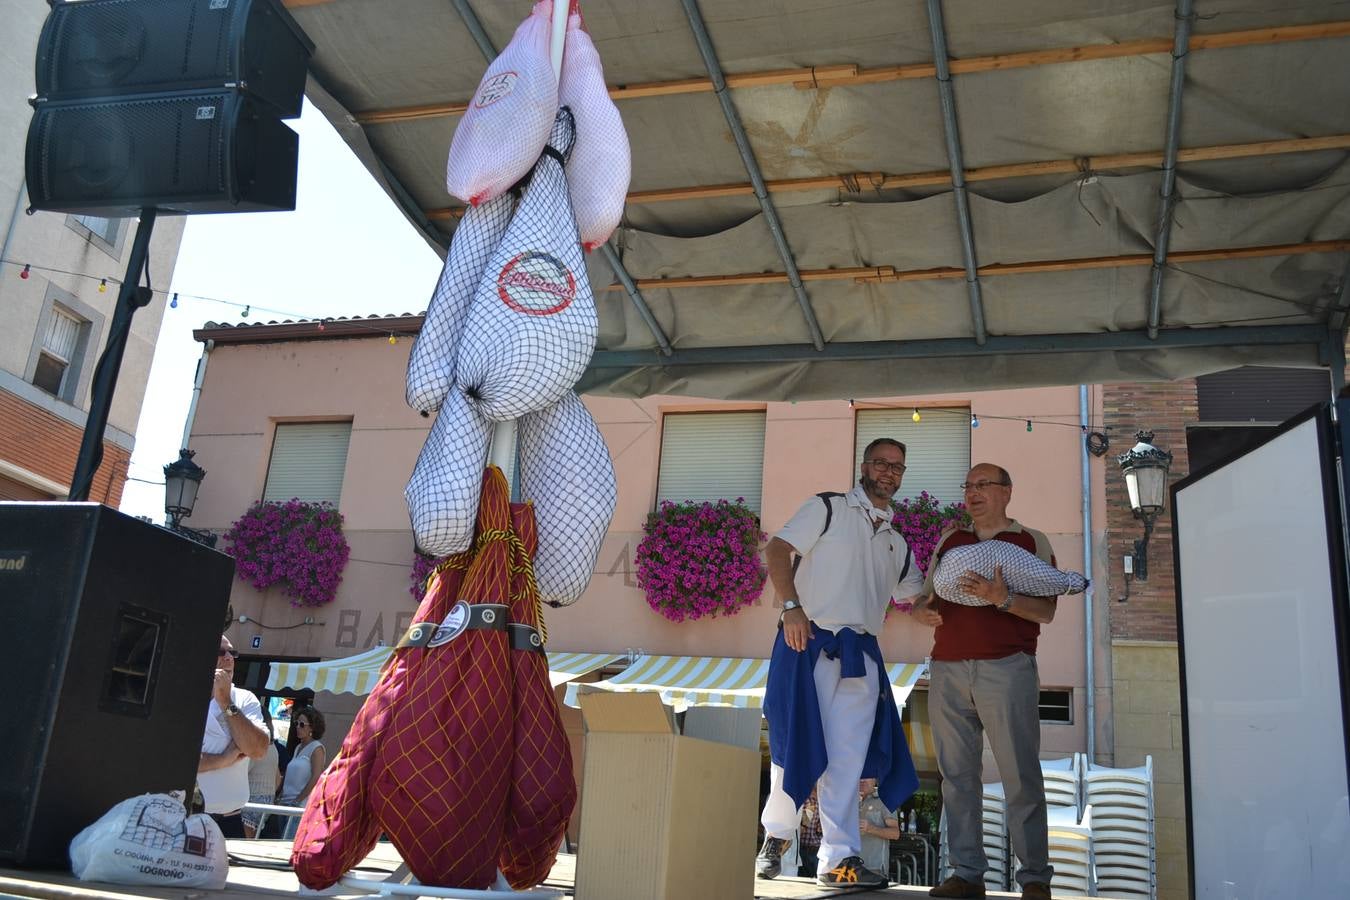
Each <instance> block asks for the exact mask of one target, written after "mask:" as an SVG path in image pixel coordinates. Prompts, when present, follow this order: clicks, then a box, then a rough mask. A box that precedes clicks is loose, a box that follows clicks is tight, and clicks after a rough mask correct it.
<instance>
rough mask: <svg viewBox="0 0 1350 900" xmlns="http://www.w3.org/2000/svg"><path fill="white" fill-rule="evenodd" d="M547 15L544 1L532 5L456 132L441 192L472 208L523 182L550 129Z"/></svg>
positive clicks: (554, 102) (552, 91)
mask: <svg viewBox="0 0 1350 900" xmlns="http://www.w3.org/2000/svg"><path fill="white" fill-rule="evenodd" d="M552 9H553V4H552V3H551V2H549V0H540V2H539V3H536V4H535V5H534V9H533V10H531V11H530V15H529V16H528V17H527V18H526V19H525V21H524V22H521V23H520V27H519V28H517V29H516V33H515V35H514V36H513V37H512V38H511V42H510V43H509V44H507V45H506V49H505V50H503V51H502V52H501V54H500V55H498V57H497V58H496V59H494V60H493V61H492V64H491V65H489V66H488V69H487V72H485V73H484V74H483V80H482V81H480V82H479V83H478V90H477V91H475V92H474V95H473V99H472V100H470V101H469V108H468V110H467V111H466V112H465V113H464V116H463V118H461V119H460V120H459V127H457V128H456V129H455V137H454V139H453V140H452V141H451V142H450V158H449V160H448V161H447V163H446V167H445V186H446V189H447V190H449V191H450V193H451V194H453V195H454V196H456V197H458V198H459V199H461V200H463V201H464V202H465V203H468V204H470V205H472V206H477V205H478V204H479V203H483V202H484V201H487V200H491V199H492V198H493V197H496V196H498V195H499V194H501V193H503V192H505V191H506V189H507V188H509V187H511V185H513V184H515V183H516V182H517V181H519V180H520V179H522V178H524V177H525V175H526V173H528V172H529V171H530V167H531V166H533V165H534V161H535V160H536V159H538V158H539V151H540V150H542V149H543V147H544V141H545V140H547V138H548V133H549V129H550V128H551V127H553V114H554V112H556V111H557V109H558V84H557V80H556V79H555V78H554V77H553V63H552V62H550V60H549V55H548V42H549V20H550V19H551V18H552Z"/></svg>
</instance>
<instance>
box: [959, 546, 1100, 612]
mask: <svg viewBox="0 0 1350 900" xmlns="http://www.w3.org/2000/svg"><path fill="white" fill-rule="evenodd" d="M995 566H1001V567H1002V569H1003V580H1004V581H1006V582H1007V584H1008V587H1009V588H1010V589H1011V590H1012V592H1013V593H1014V594H1022V595H1024V596H1027V597H1058V596H1059V595H1061V594H1077V593H1080V592H1082V591H1083V590H1086V589H1087V584H1088V581H1087V579H1086V578H1084V577H1083V576H1082V575H1080V574H1079V573H1077V572H1063V571H1060V570H1059V569H1056V568H1055V567H1054V566H1052V565H1050V564H1049V563H1048V562H1046V561H1045V560H1043V559H1041V558H1040V557H1039V556H1037V555H1036V554H1034V553H1028V552H1027V551H1026V550H1023V549H1022V548H1021V547H1018V546H1016V545H1015V544H1010V543H1008V542H1007V541H997V540H995V541H980V542H979V543H978V544H967V545H965V546H962V547H953V548H952V549H950V550H948V551H947V552H945V553H943V554H942V560H941V561H940V562H939V563H938V567H937V571H936V572H934V573H933V587H934V588H935V589H936V590H937V594H938V596H939V597H941V598H942V599H943V600H950V601H951V602H952V603H959V604H961V605H962V606H986V605H988V601H986V600H982V599H980V598H979V597H974V596H971V595H970V594H967V593H966V592H965V591H963V590H961V588H960V586H959V584H958V582H959V581H960V579H961V576H962V575H964V574H965V573H966V572H967V571H970V572H974V573H975V574H977V575H981V576H983V577H985V578H993V577H994V567H995Z"/></svg>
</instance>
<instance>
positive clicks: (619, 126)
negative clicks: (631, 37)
mask: <svg viewBox="0 0 1350 900" xmlns="http://www.w3.org/2000/svg"><path fill="white" fill-rule="evenodd" d="M565 47H566V49H565V51H564V52H563V63H562V78H561V79H560V82H559V85H558V100H559V102H560V103H562V105H563V106H566V107H568V108H570V109H571V110H572V115H574V116H576V121H577V141H576V146H575V147H573V148H572V158H571V159H570V160H569V161H568V164H567V187H568V190H569V192H570V193H571V195H572V210H573V212H575V213H576V217H577V231H578V232H579V233H580V235H581V245H582V246H583V247H585V248H586V250H587V251H590V250H594V249H595V248H596V247H598V246H600V245H601V244H603V243H604V242H605V241H607V240H609V236H610V235H611V234H613V233H614V229H615V228H617V227H618V225H619V220H620V219H622V218H623V205H624V201H625V199H626V198H627V196H628V180H629V176H630V174H631V160H630V157H629V150H628V133H627V132H626V131H624V127H623V119H622V117H620V115H619V109H618V107H616V106H615V105H614V101H613V100H611V99H610V98H609V88H608V87H607V86H606V85H605V72H604V69H603V68H602V67H601V65H600V54H599V52H597V51H596V49H595V44H594V43H592V41H591V36H590V35H589V34H587V33H586V29H585V25H584V24H583V23H582V21H581V15H580V13H579V12H574V13H572V15H570V16H568V18H567V40H566V45H565Z"/></svg>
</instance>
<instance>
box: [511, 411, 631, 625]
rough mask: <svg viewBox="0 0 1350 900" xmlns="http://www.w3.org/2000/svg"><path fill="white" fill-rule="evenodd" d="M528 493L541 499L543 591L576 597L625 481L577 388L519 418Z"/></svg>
mask: <svg viewBox="0 0 1350 900" xmlns="http://www.w3.org/2000/svg"><path fill="white" fill-rule="evenodd" d="M516 427H517V432H518V436H519V448H520V489H521V494H522V496H524V497H525V498H526V499H528V500H532V501H533V502H534V515H535V521H536V522H537V523H538V528H539V549H538V551H537V552H536V554H535V558H534V577H535V581H536V582H538V585H539V597H540V599H541V600H543V601H544V602H545V603H549V604H552V605H554V606H566V605H567V604H570V603H575V602H576V601H577V598H579V597H580V596H581V594H582V592H583V591H584V590H586V585H587V584H588V583H589V582H590V580H591V572H592V571H593V570H594V568H595V559H596V557H597V556H598V555H599V554H600V542H601V541H603V540H604V538H605V532H606V531H607V530H608V529H609V522H610V519H611V518H612V517H613V515H614V503H615V501H616V499H617V498H618V488H617V486H616V485H615V481H614V465H613V463H612V462H611V461H610V458H609V448H608V447H606V446H605V439H604V438H603V437H601V435H600V429H599V428H598V427H596V424H595V420H594V419H592V418H591V414H590V412H589V411H587V409H586V407H585V406H584V405H582V402H581V400H580V398H578V397H577V395H576V394H574V393H572V392H571V391H568V392H567V393H566V394H564V395H563V398H562V400H560V401H558V402H557V403H556V404H554V405H553V406H550V407H548V408H547V409H543V410H540V411H539V412H535V413H530V414H529V415H527V416H524V417H522V418H521V419H520V421H519V422H517V423H516Z"/></svg>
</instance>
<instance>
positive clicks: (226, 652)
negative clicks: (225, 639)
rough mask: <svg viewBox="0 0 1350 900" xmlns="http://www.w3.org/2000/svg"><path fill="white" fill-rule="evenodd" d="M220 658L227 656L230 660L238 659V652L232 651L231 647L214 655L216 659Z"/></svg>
mask: <svg viewBox="0 0 1350 900" xmlns="http://www.w3.org/2000/svg"><path fill="white" fill-rule="evenodd" d="M222 656H228V657H229V658H230V659H238V658H239V651H238V650H236V649H234V648H233V647H231V648H230V649H228V650H221V651H220V652H219V653H217V654H216V659H220V658H221V657H222Z"/></svg>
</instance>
